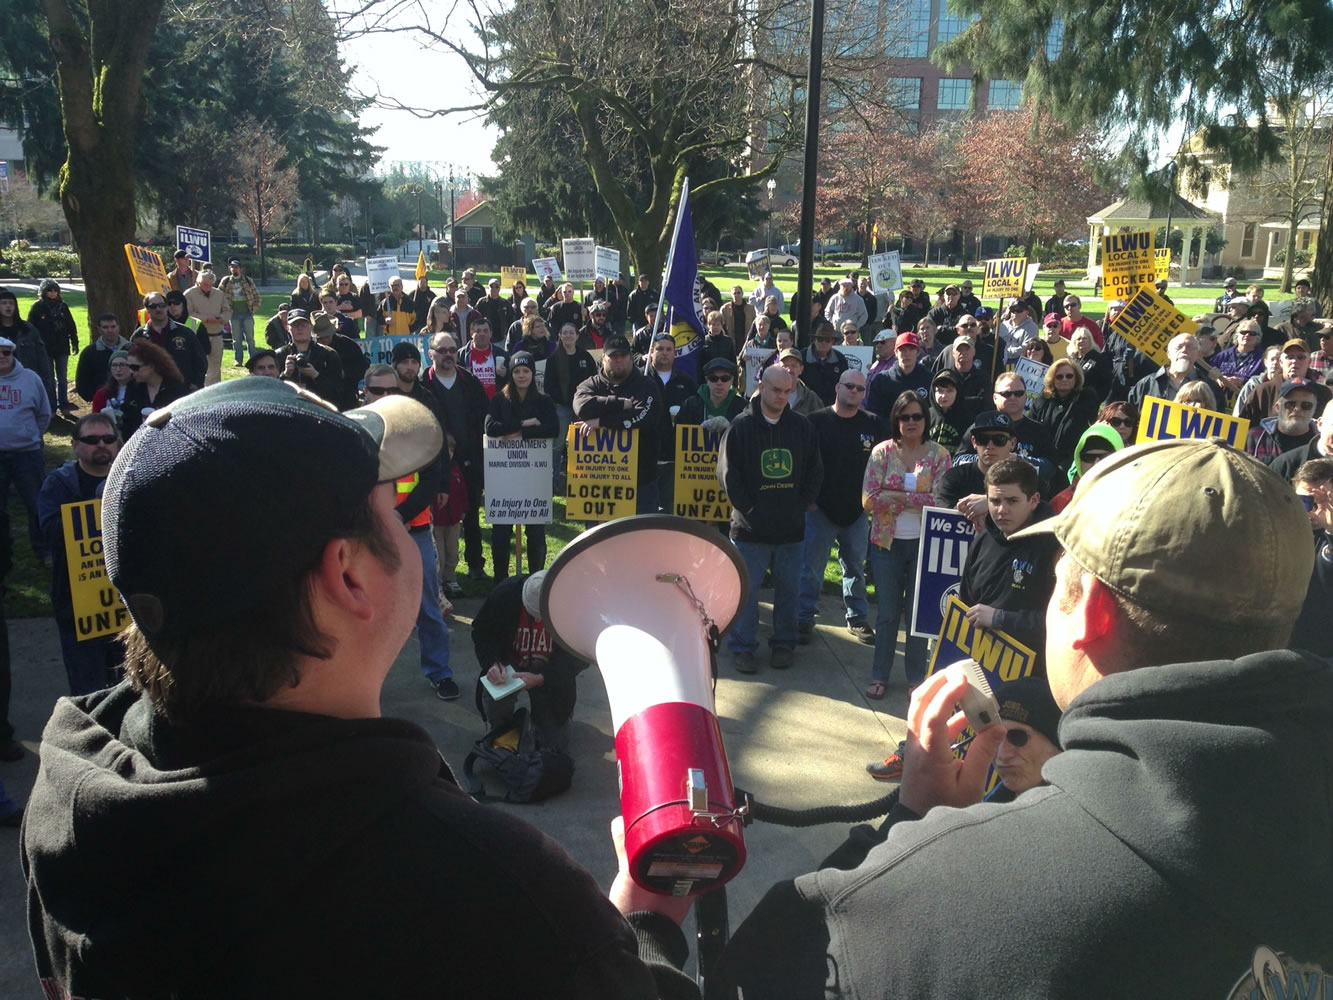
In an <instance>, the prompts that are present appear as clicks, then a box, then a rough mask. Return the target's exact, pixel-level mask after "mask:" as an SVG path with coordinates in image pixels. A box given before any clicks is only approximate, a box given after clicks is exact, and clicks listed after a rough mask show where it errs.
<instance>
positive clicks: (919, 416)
mask: <svg viewBox="0 0 1333 1000" xmlns="http://www.w3.org/2000/svg"><path fill="white" fill-rule="evenodd" d="M925 419H926V415H925V414H924V413H900V414H898V422H899V423H902V422H903V421H905V420H925Z"/></svg>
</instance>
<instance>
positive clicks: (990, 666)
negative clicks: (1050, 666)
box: [926, 594, 1037, 694]
mask: <svg viewBox="0 0 1333 1000" xmlns="http://www.w3.org/2000/svg"><path fill="white" fill-rule="evenodd" d="M966 659H973V660H976V661H977V663H979V664H981V669H982V670H984V671H986V680H988V681H990V685H991V688H992V689H994V690H995V691H996V692H997V694H998V692H999V688H1000V685H1002V684H1007V683H1009V682H1010V681H1016V680H1018V679H1019V678H1020V677H1028V676H1030V675H1031V674H1032V670H1033V668H1034V667H1035V666H1036V664H1037V654H1036V653H1034V652H1033V651H1032V650H1031V649H1029V648H1028V647H1027V646H1025V645H1023V643H1021V642H1019V641H1018V640H1017V639H1015V638H1014V637H1013V636H1011V635H1009V634H1008V633H1007V632H1001V631H999V630H998V629H985V628H981V627H979V626H977V625H973V624H972V623H971V622H970V621H968V620H967V605H966V604H964V603H963V602H962V601H960V600H959V599H958V597H957V595H955V594H950V595H949V598H948V600H947V601H946V602H945V604H944V624H942V625H941V626H940V634H939V636H938V638H937V639H936V641H935V648H934V650H932V651H931V654H930V666H929V667H928V668H927V670H926V673H927V674H928V675H929V674H933V673H934V672H935V671H936V670H943V669H944V668H945V667H947V666H949V665H950V664H952V663H957V662H958V661H959V660H966Z"/></svg>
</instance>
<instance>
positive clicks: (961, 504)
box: [939, 410, 1018, 528]
mask: <svg viewBox="0 0 1333 1000" xmlns="http://www.w3.org/2000/svg"><path fill="white" fill-rule="evenodd" d="M965 435H966V440H967V443H968V444H969V445H970V446H971V448H972V450H973V451H974V452H975V453H976V456H977V457H976V461H973V462H963V461H958V462H955V463H954V465H953V467H952V468H950V469H949V471H948V472H946V473H945V474H944V477H943V478H942V479H941V480H940V488H939V502H940V506H941V507H952V508H953V509H954V510H956V511H958V512H959V513H960V514H963V515H964V516H966V517H967V518H968V520H970V521H971V522H972V524H973V526H974V527H978V528H979V527H981V526H983V525H984V523H985V520H986V472H987V470H988V469H990V467H991V466H992V465H994V464H995V463H996V462H998V461H1000V460H1001V459H1003V458H1008V457H1009V456H1010V455H1012V454H1013V453H1014V449H1015V448H1016V447H1017V445H1018V441H1017V439H1016V438H1015V437H1014V434H1013V423H1012V421H1011V420H1010V419H1009V417H1008V415H1007V414H1004V413H1001V412H999V411H998V410H987V411H985V412H984V413H979V414H978V415H977V419H976V420H974V421H973V422H972V426H971V427H969V428H968V430H967V431H966V432H965ZM956 454H957V453H955V455H956Z"/></svg>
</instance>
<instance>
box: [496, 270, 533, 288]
mask: <svg viewBox="0 0 1333 1000" xmlns="http://www.w3.org/2000/svg"><path fill="white" fill-rule="evenodd" d="M527 280H528V272H527V269H526V268H522V267H502V268H500V287H501V288H503V289H505V290H507V291H508V290H511V289H512V288H513V287H514V285H515V284H516V283H518V282H520V281H522V282H524V283H525V284H526V283H527Z"/></svg>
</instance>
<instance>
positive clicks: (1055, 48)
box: [1046, 17, 1065, 62]
mask: <svg viewBox="0 0 1333 1000" xmlns="http://www.w3.org/2000/svg"><path fill="white" fill-rule="evenodd" d="M1064 47H1065V22H1064V21H1063V20H1062V19H1060V18H1058V17H1057V18H1056V19H1055V20H1054V21H1052V22H1051V30H1050V31H1048V32H1047V33H1046V58H1047V60H1048V61H1050V62H1055V60H1057V59H1059V58H1060V50H1061V49H1063V48H1064Z"/></svg>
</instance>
